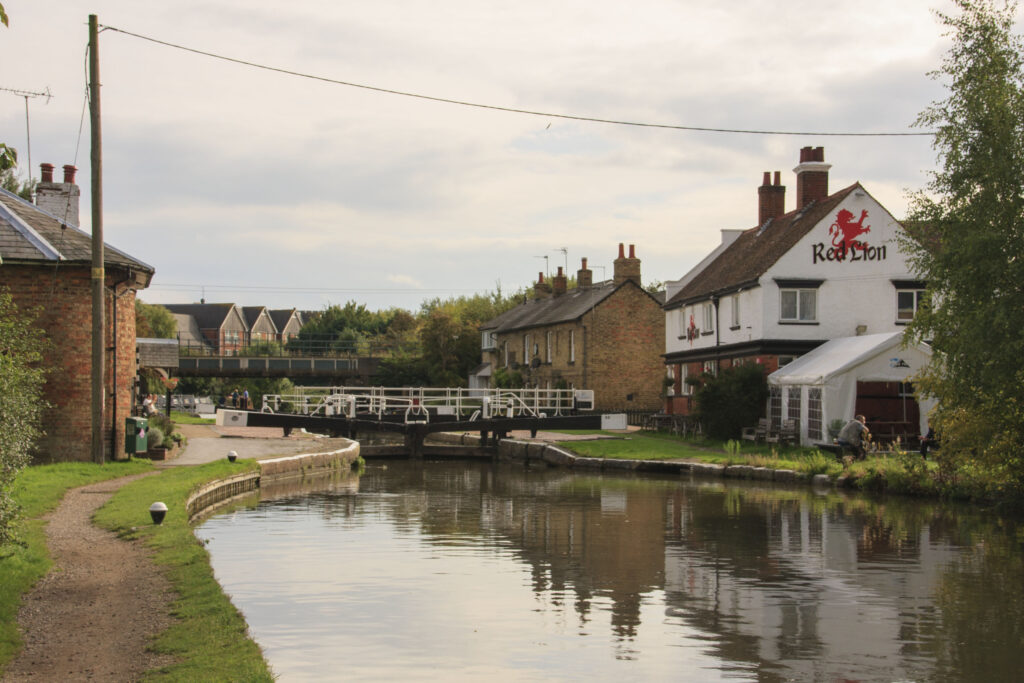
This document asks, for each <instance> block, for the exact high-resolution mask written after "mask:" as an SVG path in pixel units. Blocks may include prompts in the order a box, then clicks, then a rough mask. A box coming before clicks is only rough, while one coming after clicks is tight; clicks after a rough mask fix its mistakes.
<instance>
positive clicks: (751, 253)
mask: <svg viewBox="0 0 1024 683" xmlns="http://www.w3.org/2000/svg"><path fill="white" fill-rule="evenodd" d="M859 187H860V183H854V184H853V185H850V186H849V187H847V188H844V189H842V190H840V191H839V192H836V193H835V194H832V195H829V196H828V197H826V198H825V199H823V200H822V201H821V202H816V203H812V204H810V205H808V206H807V207H804V209H801V210H797V211H790V212H789V213H787V214H783V215H782V216H780V217H779V218H777V219H775V220H772V221H770V222H769V223H768V225H767V227H765V226H760V225H759V226H757V227H754V228H751V229H750V230H746V231H744V232H743V233H742V234H741V235H740V236H739V237H737V238H736V241H735V242H733V243H732V244H730V245H729V246H728V247H727V248H726V249H725V251H723V252H722V253H721V254H719V255H718V258H716V259H715V260H714V261H712V262H711V263H709V264H708V265H707V266H706V267H705V268H704V270H702V271H701V272H700V274H698V275H697V276H696V277H695V278H693V280H692V281H691V282H690V283H689V284H687V285H686V286H685V287H683V288H682V289H681V290H679V291H678V292H676V294H675V296H673V297H672V299H671V300H670V301H668V302H667V303H666V304H665V307H666V308H676V307H678V306H682V305H684V304H686V303H688V302H691V301H699V300H700V299H702V298H706V297H708V296H710V295H711V294H713V293H715V292H722V291H728V290H729V289H731V288H737V287H739V286H740V285H743V284H746V283H749V282H752V281H756V280H757V279H758V278H760V277H761V276H762V275H764V273H765V272H766V271H767V270H768V269H769V268H771V267H772V265H774V264H775V262H776V261H778V260H779V259H780V258H782V256H783V255H785V254H786V252H788V251H789V250H790V249H792V248H793V247H794V246H796V243H797V242H799V241H800V240H801V239H802V238H803V237H804V235H806V234H807V233H808V232H810V231H811V229H812V228H814V226H815V225H817V224H818V223H819V222H820V221H821V220H822V219H823V218H825V217H826V216H827V215H828V214H829V213H831V212H832V211H833V210H835V208H836V206H837V205H838V204H839V203H840V202H841V201H843V200H844V199H846V197H847V196H848V195H849V194H850V193H851V192H853V191H854V190H855V189H857V188H859Z"/></svg>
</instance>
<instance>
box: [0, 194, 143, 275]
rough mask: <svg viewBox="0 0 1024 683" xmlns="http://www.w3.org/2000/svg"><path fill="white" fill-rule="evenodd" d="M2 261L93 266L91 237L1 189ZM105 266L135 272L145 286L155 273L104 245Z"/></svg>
mask: <svg viewBox="0 0 1024 683" xmlns="http://www.w3.org/2000/svg"><path fill="white" fill-rule="evenodd" d="M0 259H3V262H4V263H7V264H11V263H56V262H60V263H68V264H75V265H87V264H90V263H92V235H90V234H89V233H87V232H85V231H84V230H80V229H79V228H76V227H75V226H73V225H64V224H62V223H61V221H60V220H58V219H57V218H56V217H54V216H52V215H50V214H49V213H47V212H46V211H43V210H42V209H40V208H39V207H38V206H36V205H35V204H32V203H30V202H27V201H25V200H24V199H22V198H21V197H19V196H17V195H15V194H12V193H10V192H8V191H7V190H4V189H0ZM103 260H104V266H105V267H107V268H119V269H122V270H130V271H132V272H134V273H136V275H137V276H140V277H137V283H138V284H139V285H140V286H142V287H146V286H148V285H149V280H150V278H152V276H153V273H154V268H153V266H150V265H148V264H146V263H143V262H142V261H139V260H138V259H135V258H133V257H131V256H129V255H128V254H126V253H124V252H123V251H121V250H119V249H116V248H114V247H112V246H110V245H109V244H104V250H103Z"/></svg>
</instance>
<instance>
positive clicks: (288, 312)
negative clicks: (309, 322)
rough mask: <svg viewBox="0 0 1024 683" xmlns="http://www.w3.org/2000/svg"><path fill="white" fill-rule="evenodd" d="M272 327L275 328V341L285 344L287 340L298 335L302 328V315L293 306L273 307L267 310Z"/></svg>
mask: <svg viewBox="0 0 1024 683" xmlns="http://www.w3.org/2000/svg"><path fill="white" fill-rule="evenodd" d="M268 313H270V318H271V320H273V321H274V327H275V328H277V341H279V342H281V343H282V344H287V343H288V340H290V339H294V338H295V337H297V336H299V330H301V329H302V315H301V314H300V313H299V311H298V309H295V308H274V309H271V310H269V311H268Z"/></svg>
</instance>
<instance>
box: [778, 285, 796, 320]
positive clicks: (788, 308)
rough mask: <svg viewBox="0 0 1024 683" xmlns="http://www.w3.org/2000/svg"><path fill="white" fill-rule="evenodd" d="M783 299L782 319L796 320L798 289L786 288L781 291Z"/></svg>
mask: <svg viewBox="0 0 1024 683" xmlns="http://www.w3.org/2000/svg"><path fill="white" fill-rule="evenodd" d="M780 295H781V301H782V319H783V320H796V290H793V289H784V290H782V291H781V292H780Z"/></svg>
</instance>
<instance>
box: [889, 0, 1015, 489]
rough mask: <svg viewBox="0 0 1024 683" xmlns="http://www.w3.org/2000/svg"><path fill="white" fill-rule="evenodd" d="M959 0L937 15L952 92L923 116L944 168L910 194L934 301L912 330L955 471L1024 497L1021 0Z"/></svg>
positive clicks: (917, 252)
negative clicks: (930, 351)
mask: <svg viewBox="0 0 1024 683" xmlns="http://www.w3.org/2000/svg"><path fill="white" fill-rule="evenodd" d="M954 2H955V4H956V5H957V7H958V8H959V10H960V13H959V14H958V15H956V16H951V15H946V14H941V13H940V14H938V18H939V21H940V23H941V24H942V25H943V26H944V27H945V28H946V30H947V33H948V34H950V35H952V38H953V44H952V47H951V48H950V51H949V53H948V54H947V55H946V57H945V60H944V61H943V64H942V67H941V68H940V69H939V70H937V71H936V72H934V73H933V74H932V76H933V78H936V79H941V80H943V81H945V82H946V85H947V88H948V94H947V97H946V98H945V99H943V100H941V101H938V102H935V103H933V104H932V105H931V106H929V107H928V108H927V109H925V110H924V111H923V112H922V113H921V114H920V116H919V117H918V120H917V125H919V126H922V127H926V128H929V129H932V130H934V131H935V139H934V143H933V146H934V148H935V149H936V151H937V154H938V159H939V170H937V171H935V172H933V173H932V174H931V180H930V182H929V183H928V185H927V189H926V190H925V191H920V192H917V193H915V194H913V195H912V196H911V210H910V219H911V220H910V221H908V229H909V231H910V233H911V238H910V239H908V240H906V245H905V246H906V248H907V249H908V251H909V253H910V254H911V263H912V265H913V267H914V269H915V271H916V273H917V274H918V276H919V277H921V278H922V279H923V280H925V281H926V282H927V288H928V291H927V293H926V294H927V295H928V298H930V300H931V301H934V303H935V305H934V306H925V307H922V308H920V309H919V310H918V311H917V313H916V315H915V317H914V320H913V321H912V323H911V324H910V325H909V326H908V328H907V334H908V336H909V337H910V338H913V339H918V340H922V339H923V340H930V341H931V342H932V344H933V347H934V349H935V354H934V357H933V361H932V363H931V365H930V366H929V367H928V368H927V369H926V370H925V371H924V372H923V373H922V375H921V376H920V378H919V382H918V387H919V389H920V390H922V391H923V392H924V393H926V394H929V395H932V396H934V397H936V398H937V399H938V402H939V404H938V407H937V408H936V410H935V411H934V413H933V415H932V417H931V424H932V426H933V427H934V428H935V429H936V431H937V432H938V433H939V434H940V436H941V439H942V449H941V450H940V451H939V456H938V457H940V458H941V462H942V465H943V468H944V471H945V472H946V474H950V475H952V474H955V473H960V474H962V473H964V472H967V471H969V470H973V471H978V469H979V468H980V469H981V470H982V471H983V472H984V475H985V477H986V478H988V479H989V480H990V481H995V482H998V484H997V485H1000V486H1004V487H1006V486H1009V487H1010V488H1011V489H1012V493H1015V494H1016V495H1017V496H1024V365H1022V364H1021V360H1020V359H1021V358H1022V357H1024V334H1022V333H1021V330H1024V185H1022V178H1024V68H1022V66H1024V62H1022V56H1021V55H1022V52H1021V50H1022V43H1021V40H1020V38H1019V37H1018V36H1016V35H1014V34H1013V32H1012V30H1013V17H1014V14H1015V10H1016V7H1015V5H1014V4H1005V5H1002V6H1001V7H996V6H995V5H994V3H993V2H992V0H954ZM1004 492H1005V489H1004Z"/></svg>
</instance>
